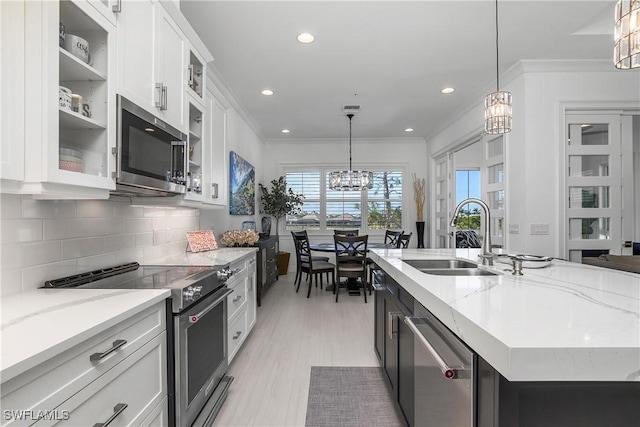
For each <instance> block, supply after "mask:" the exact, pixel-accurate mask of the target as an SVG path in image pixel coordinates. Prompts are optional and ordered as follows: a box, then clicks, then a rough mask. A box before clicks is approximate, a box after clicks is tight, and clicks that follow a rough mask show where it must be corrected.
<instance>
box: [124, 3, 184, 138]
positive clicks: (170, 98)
mask: <svg viewBox="0 0 640 427" xmlns="http://www.w3.org/2000/svg"><path fill="white" fill-rule="evenodd" d="M117 19H118V24H117V27H118V29H117V33H118V89H117V91H118V93H120V94H121V95H123V96H124V97H125V98H127V99H129V100H130V101H132V102H133V103H135V104H137V105H138V106H140V107H142V108H144V109H146V110H148V111H149V112H150V113H152V114H154V115H156V116H158V117H159V118H160V119H162V120H164V121H165V122H167V123H169V124H170V125H172V126H174V127H176V128H178V129H180V130H182V131H183V132H185V133H186V131H187V129H186V124H185V98H184V97H185V88H186V87H187V41H186V38H185V35H184V34H183V32H182V31H181V30H180V28H179V27H178V25H177V24H176V23H175V21H174V20H173V19H172V18H171V16H169V14H168V13H167V12H166V10H165V9H164V7H163V6H162V5H161V4H160V3H159V2H157V1H152V0H138V1H123V2H122V3H121V6H120V12H119V13H118V18H117Z"/></svg>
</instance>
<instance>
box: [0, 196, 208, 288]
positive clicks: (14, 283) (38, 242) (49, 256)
mask: <svg viewBox="0 0 640 427" xmlns="http://www.w3.org/2000/svg"><path fill="white" fill-rule="evenodd" d="M0 215H1V216H0V232H1V238H2V248H1V254H0V279H1V280H2V281H1V282H0V296H6V295H11V294H15V293H19V292H25V291H30V290H33V289H37V288H38V287H40V286H42V284H43V282H44V281H45V280H48V279H56V278H61V277H65V276H69V275H72V274H76V273H81V272H86V271H90V270H93V269H97V268H104V267H110V266H113V265H116V264H124V263H126V262H132V261H137V262H139V263H141V264H145V263H146V264H150V263H154V262H160V261H161V260H162V259H164V258H166V257H167V256H170V255H174V254H178V253H182V252H184V251H185V248H186V245H187V241H186V232H187V231H191V230H197V229H198V227H199V221H200V217H199V215H200V211H199V210H197V209H192V208H183V207H179V208H163V207H142V206H134V205H131V204H130V202H129V200H128V199H123V198H119V199H116V200H78V201H76V200H34V199H32V198H31V197H30V196H19V195H8V194H2V195H0Z"/></svg>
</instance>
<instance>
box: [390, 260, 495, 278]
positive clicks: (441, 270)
mask: <svg viewBox="0 0 640 427" xmlns="http://www.w3.org/2000/svg"><path fill="white" fill-rule="evenodd" d="M402 261H403V262H404V263H406V264H408V265H410V266H411V267H413V268H415V269H417V270H420V271H421V272H423V273H425V274H433V275H436V276H497V275H498V274H499V273H494V272H493V271H489V270H481V269H479V268H478V264H476V263H475V262H471V261H465V260H462V259H404V260H402Z"/></svg>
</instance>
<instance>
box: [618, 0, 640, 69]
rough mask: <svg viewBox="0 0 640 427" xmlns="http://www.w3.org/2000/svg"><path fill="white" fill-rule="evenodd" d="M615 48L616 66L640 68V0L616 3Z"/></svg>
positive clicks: (625, 0)
mask: <svg viewBox="0 0 640 427" xmlns="http://www.w3.org/2000/svg"><path fill="white" fill-rule="evenodd" d="M615 13H616V15H615V19H616V29H615V40H616V44H615V48H614V50H613V63H614V64H615V66H616V68H619V69H621V70H628V69H632V68H640V0H618V2H617V3H616V12H615Z"/></svg>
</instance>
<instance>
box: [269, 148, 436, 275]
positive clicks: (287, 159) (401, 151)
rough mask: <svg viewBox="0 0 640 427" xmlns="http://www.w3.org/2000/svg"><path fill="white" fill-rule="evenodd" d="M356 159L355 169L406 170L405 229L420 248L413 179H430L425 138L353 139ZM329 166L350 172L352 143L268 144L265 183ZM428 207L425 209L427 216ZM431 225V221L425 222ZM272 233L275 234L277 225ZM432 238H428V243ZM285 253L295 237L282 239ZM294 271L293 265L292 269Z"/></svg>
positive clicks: (327, 238)
mask: <svg viewBox="0 0 640 427" xmlns="http://www.w3.org/2000/svg"><path fill="white" fill-rule="evenodd" d="M352 158H353V168H354V169H373V168H375V167H379V166H382V165H396V166H398V167H402V168H404V171H405V177H404V178H405V179H404V187H403V194H404V195H405V199H404V200H405V204H404V206H403V211H404V218H403V219H404V221H405V226H404V229H405V230H406V231H407V232H409V231H412V232H413V237H412V238H411V243H410V246H411V247H415V246H416V242H417V238H416V230H415V221H416V207H415V203H414V201H413V184H412V177H413V174H414V173H415V174H416V175H417V176H418V178H426V176H427V148H426V144H425V141H424V140H423V139H422V138H396V139H353V140H352ZM304 165H323V166H324V165H326V166H329V167H335V168H336V169H348V166H349V141H348V139H330V140H329V139H326V140H322V139H316V140H314V139H306V140H297V139H290V140H282V139H281V140H277V141H269V142H268V143H267V144H266V150H265V153H264V181H261V182H262V183H265V182H269V181H271V180H272V179H275V178H277V177H279V176H281V175H282V174H283V170H284V168H285V167H288V166H304ZM426 209H427V206H425V212H426ZM425 220H427V221H428V218H425ZM272 233H275V225H274V226H273V229H272ZM311 236H312V237H314V241H317V242H321V241H326V242H329V241H332V240H331V238H332V237H331V236H332V235H324V236H319V235H317V234H315V235H314V234H311ZM427 237H428V236H425V241H428V240H427ZM280 246H281V249H282V250H285V251H288V252H292V251H293V242H292V240H291V235H290V234H289V233H286V232H282V234H281V235H280ZM289 268H290V269H291V264H290V265H289Z"/></svg>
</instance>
